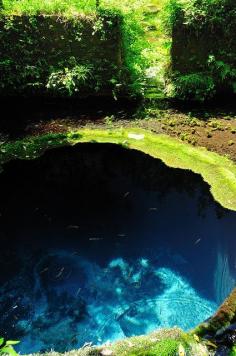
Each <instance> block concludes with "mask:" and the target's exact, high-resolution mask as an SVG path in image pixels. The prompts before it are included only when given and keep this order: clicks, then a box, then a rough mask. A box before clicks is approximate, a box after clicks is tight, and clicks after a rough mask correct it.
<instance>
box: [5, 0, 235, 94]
mask: <svg viewBox="0 0 236 356" xmlns="http://www.w3.org/2000/svg"><path fill="white" fill-rule="evenodd" d="M98 5H99V6H98ZM78 13H80V14H81V13H83V14H84V16H86V15H87V16H91V15H92V14H93V15H94V16H97V14H98V19H97V21H95V23H94V28H95V31H101V30H102V26H103V20H102V18H103V15H104V13H106V14H108V13H109V17H110V19H109V20H108V21H112V20H111V19H112V18H114V17H117V16H119V17H120V27H121V33H122V48H123V55H124V61H123V68H122V70H120V69H117V70H116V73H115V74H114V75H112V76H111V77H110V78H109V81H110V84H112V85H113V94H114V96H115V97H116V96H117V95H119V93H120V92H122V90H123V92H124V88H127V86H128V88H129V94H131V95H137V94H138V95H140V94H141V95H144V96H146V97H150V96H151V97H153V96H154V97H157V96H162V97H163V96H167V97H175V98H178V99H184V100H197V101H205V100H209V99H211V98H213V97H214V96H215V95H216V94H217V93H222V92H223V93H234V92H235V91H236V69H235V67H236V46H235V43H234V41H233V34H234V32H235V23H236V5H235V2H234V1H232V0H185V1H183V0H148V1H144V0H131V1H128V0H125V1H122V2H120V1H118V0H112V1H109V0H101V1H99V2H97V1H95V0H88V1H85V0H81V1H76V0H69V1H62V0H43V1H39V0H13V1H10V0H3V10H2V14H4V15H7V16H13V15H25V14H26V15H28V16H31V17H32V21H35V20H34V19H35V17H34V16H36V15H39V14H44V15H49V14H50V15H51V14H56V15H57V16H60V17H63V18H65V17H66V18H71V17H72V18H74V17H75V16H76V14H78ZM31 33H32V32H31ZM31 33H28V34H27V36H28V41H31V40H32V37H31ZM206 42H207V43H208V46H205V43H206ZM171 43H172V45H171ZM8 61H9V59H8ZM1 66H5V67H7V66H8V67H9V63H7V58H6V59H5V61H4V62H2V63H1ZM82 66H83V68H82ZM39 67H40V66H37V70H38V71H40V68H39ZM92 67H93V63H89V64H87V63H83V62H80V63H76V64H74V65H73V66H71V65H70V63H68V62H64V63H62V65H61V66H59V68H54V70H52V71H51V75H50V77H49V79H48V84H47V89H48V90H49V91H50V89H53V88H54V92H55V91H56V90H57V89H58V91H59V92H61V94H63V95H73V94H76V95H77V94H78V92H79V88H80V86H81V85H82V86H86V87H88V88H90V90H91V88H92V87H93V88H94V87H95V88H97V87H99V80H94V81H93V80H91V78H92V77H93V78H94V77H96V79H97V77H99V74H97V72H96V73H95V72H93V68H92ZM94 67H96V68H97V67H98V66H97V65H95V66H94ZM65 68H66V69H65ZM26 70H27V73H25V76H26V77H27V76H28V77H29V76H30V75H31V74H32V73H29V71H30V70H31V72H32V68H28V69H26ZM42 70H43V68H42ZM10 72H12V70H6V75H7V76H9V75H10V74H9V73H10ZM127 75H128V77H127ZM127 78H128V81H127V80H126V79H127ZM64 83H65V84H64Z"/></svg>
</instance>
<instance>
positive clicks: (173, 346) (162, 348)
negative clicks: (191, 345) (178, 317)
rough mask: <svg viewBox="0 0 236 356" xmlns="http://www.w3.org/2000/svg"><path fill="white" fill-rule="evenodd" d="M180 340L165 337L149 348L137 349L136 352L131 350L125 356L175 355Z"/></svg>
mask: <svg viewBox="0 0 236 356" xmlns="http://www.w3.org/2000/svg"><path fill="white" fill-rule="evenodd" d="M179 345H180V342H179V341H178V340H173V339H165V340H162V341H160V342H158V344H157V345H155V346H153V347H151V348H150V349H148V350H147V349H144V350H139V351H137V352H131V353H129V354H127V356H156V355H162V356H175V355H176V353H177V351H178V348H179Z"/></svg>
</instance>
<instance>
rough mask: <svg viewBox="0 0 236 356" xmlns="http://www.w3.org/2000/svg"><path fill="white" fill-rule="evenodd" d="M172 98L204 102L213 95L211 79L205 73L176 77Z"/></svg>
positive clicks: (213, 86) (213, 85)
mask: <svg viewBox="0 0 236 356" xmlns="http://www.w3.org/2000/svg"><path fill="white" fill-rule="evenodd" d="M173 83H174V85H173V92H172V93H171V94H172V96H174V97H177V98H179V99H183V100H197V101H205V100H207V99H211V98H212V97H213V96H214V95H215V84H214V80H213V78H212V77H211V76H210V75H208V74H207V73H193V74H187V75H176V76H175V77H174V81H173Z"/></svg>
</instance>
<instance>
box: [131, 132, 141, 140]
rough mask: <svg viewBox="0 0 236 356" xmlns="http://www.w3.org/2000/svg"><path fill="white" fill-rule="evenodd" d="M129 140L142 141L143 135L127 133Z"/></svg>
mask: <svg viewBox="0 0 236 356" xmlns="http://www.w3.org/2000/svg"><path fill="white" fill-rule="evenodd" d="M128 137H129V138H133V139H134V140H143V139H144V135H142V134H140V135H139V134H134V133H129V134H128Z"/></svg>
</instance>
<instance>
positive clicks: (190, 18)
mask: <svg viewBox="0 0 236 356" xmlns="http://www.w3.org/2000/svg"><path fill="white" fill-rule="evenodd" d="M166 13H167V16H166V23H167V26H168V28H169V31H170V32H171V33H172V37H173V46H172V68H173V71H172V73H171V80H172V86H171V88H170V92H171V94H170V95H174V96H176V97H177V98H182V99H185V100H186V99H187V100H189V99H193V100H197V101H205V100H208V99H211V98H213V97H214V96H215V95H216V94H217V93H227V94H230V93H235V92H236V46H235V43H234V40H233V37H234V35H233V34H234V33H235V24H236V4H235V2H234V1H232V0H194V1H193V0H186V1H181V0H170V1H169V2H168V5H167V7H166ZM183 42H184V46H183Z"/></svg>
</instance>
